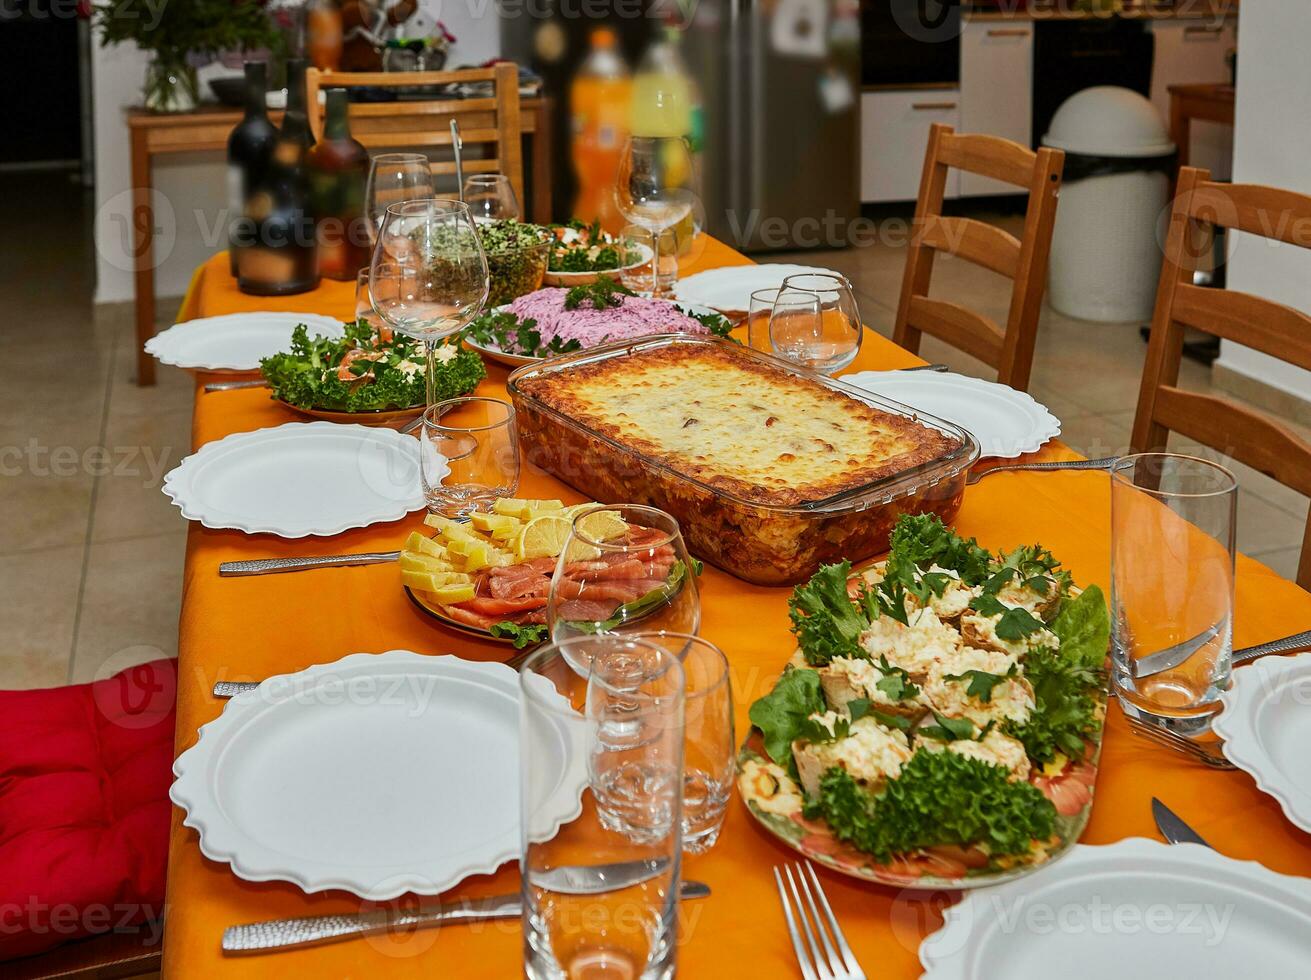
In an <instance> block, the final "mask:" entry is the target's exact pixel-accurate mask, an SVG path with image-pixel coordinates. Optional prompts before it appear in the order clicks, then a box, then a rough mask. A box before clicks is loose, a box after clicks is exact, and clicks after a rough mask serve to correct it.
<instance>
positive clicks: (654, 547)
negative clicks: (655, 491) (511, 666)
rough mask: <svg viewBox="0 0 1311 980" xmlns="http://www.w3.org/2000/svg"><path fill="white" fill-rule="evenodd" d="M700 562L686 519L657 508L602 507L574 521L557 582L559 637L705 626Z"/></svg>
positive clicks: (552, 613) (550, 609)
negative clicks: (691, 548) (690, 546)
mask: <svg viewBox="0 0 1311 980" xmlns="http://www.w3.org/2000/svg"><path fill="white" fill-rule="evenodd" d="M697 567H698V566H697V564H696V563H695V562H693V560H692V558H691V556H689V555H688V553H687V546H686V545H685V544H684V543H683V535H682V532H681V531H680V530H679V527H678V521H676V520H675V519H674V518H673V517H671V516H670V515H669V514H666V513H665V512H664V511H662V510H657V509H656V508H655V507H645V506H642V505H640V504H613V505H609V506H607V505H603V504H597V505H596V506H594V507H589V508H585V509H583V510H581V511H578V512H577V513H575V514H574V515H573V522H572V524H571V526H570V528H569V531H568V535H567V537H566V538H565V544H564V548H563V549H562V550H561V552H560V558H559V560H558V561H557V563H556V567H555V574H554V575H553V576H552V577H551V590H550V593H549V595H548V597H547V604H546V622H547V625H548V626H549V627H550V630H551V638H552V639H554V640H563V639H567V638H569V637H571V636H591V635H594V634H596V633H632V632H634V631H636V630H641V631H643V632H646V631H650V630H668V631H670V632H673V633H689V634H693V635H695V634H696V632H697V630H698V629H700V626H701V599H700V596H699V595H698V594H697V586H696V570H697Z"/></svg>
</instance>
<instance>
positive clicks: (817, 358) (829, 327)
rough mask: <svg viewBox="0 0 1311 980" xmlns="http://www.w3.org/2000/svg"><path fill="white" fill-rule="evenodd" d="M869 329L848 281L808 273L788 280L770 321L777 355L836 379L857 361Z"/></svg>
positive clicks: (842, 277)
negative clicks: (861, 320) (864, 323)
mask: <svg viewBox="0 0 1311 980" xmlns="http://www.w3.org/2000/svg"><path fill="white" fill-rule="evenodd" d="M864 333H865V330H864V328H863V327H862V326H861V322H860V310H859V308H858V307H857V306H856V294H855V290H853V289H852V288H851V283H850V282H848V281H847V279H846V277H844V276H839V275H833V274H831V273H826V272H824V273H821V272H807V273H802V274H800V275H795V276H788V277H787V278H786V279H784V280H783V285H782V286H780V287H779V291H778V297H777V299H775V301H774V311H773V314H772V315H771V316H770V318H769V342H770V346H771V347H772V348H773V350H774V353H775V354H777V355H778V356H779V357H784V358H786V359H788V360H789V361H795V362H796V363H797V364H800V365H801V366H802V367H805V368H809V369H810V370H812V371H817V372H819V373H820V374H836V373H837V372H838V371H841V370H842V369H843V368H844V367H846V366H847V365H849V364H850V363H851V362H852V361H854V360H855V359H856V355H857V354H858V353H860V342H861V340H862V339H863V336H864Z"/></svg>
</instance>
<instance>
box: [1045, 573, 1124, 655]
mask: <svg viewBox="0 0 1311 980" xmlns="http://www.w3.org/2000/svg"><path fill="white" fill-rule="evenodd" d="M1048 628H1049V629H1050V630H1051V631H1052V632H1053V633H1055V634H1056V636H1057V637H1058V638H1059V639H1060V641H1061V655H1062V656H1063V657H1065V659H1066V660H1071V661H1074V662H1075V663H1078V664H1081V665H1082V666H1084V667H1088V668H1090V669H1099V668H1101V667H1102V666H1103V665H1104V664H1105V663H1106V650H1107V647H1108V646H1109V645H1110V642H1111V616H1110V613H1109V612H1107V609H1106V598H1105V597H1104V596H1103V595H1102V590H1101V589H1099V588H1098V587H1097V586H1095V585H1090V586H1088V588H1086V589H1084V590H1083V592H1082V593H1081V594H1080V595H1079V596H1078V597H1077V598H1075V599H1066V600H1065V601H1064V602H1062V603H1061V609H1060V612H1058V613H1057V614H1056V618H1055V619H1053V620H1052V622H1051V626H1050V627H1048Z"/></svg>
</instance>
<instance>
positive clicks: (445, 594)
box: [431, 583, 474, 606]
mask: <svg viewBox="0 0 1311 980" xmlns="http://www.w3.org/2000/svg"><path fill="white" fill-rule="evenodd" d="M431 595H432V600H433V602H436V603H437V604H439V605H442V606H449V605H451V604H453V603H456V602H468V601H469V600H470V599H472V598H473V597H474V587H473V584H472V583H469V584H466V585H443V586H440V587H438V588H436V589H433V590H432V591H431Z"/></svg>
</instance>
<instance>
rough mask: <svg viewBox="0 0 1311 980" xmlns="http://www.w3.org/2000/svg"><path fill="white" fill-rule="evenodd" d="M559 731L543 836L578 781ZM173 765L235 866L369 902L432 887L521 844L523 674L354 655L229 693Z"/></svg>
mask: <svg viewBox="0 0 1311 980" xmlns="http://www.w3.org/2000/svg"><path fill="white" fill-rule="evenodd" d="M542 682H543V683H544V684H549V681H547V680H546V679H544V678H543V679H542ZM558 735H559V745H558V751H557V752H555V753H554V754H553V755H552V756H550V757H551V758H552V759H553V760H554V764H555V770H554V771H552V772H549V773H546V772H544V773H541V774H540V778H542V779H546V778H550V779H553V780H555V786H556V787H557V790H556V792H555V795H554V796H553V798H552V800H551V803H550V807H549V809H550V820H549V821H548V822H553V824H554V826H553V828H552V830H551V833H552V834H554V833H555V831H556V830H558V829H559V827H560V826H561V825H563V824H565V823H567V822H568V821H570V820H573V819H575V818H576V817H577V816H578V814H579V813H581V812H582V791H583V789H584V787H585V786H586V783H587V773H586V766H585V753H583V752H580V751H578V746H576V745H572V744H571V743H570V739H571V738H573V737H574V736H572V735H571V734H570V733H569V732H567V731H565V730H564V729H561V730H560V732H559V733H558ZM547 757H548V754H547V753H545V752H543V753H541V754H540V755H539V756H538V758H543V759H544V758H547ZM173 773H174V775H175V776H176V777H177V778H176V779H175V780H174V782H173V786H172V789H170V791H169V796H170V798H171V799H172V800H173V802H174V803H176V804H177V805H178V806H180V807H182V808H183V809H184V810H185V811H186V814H187V815H186V819H185V820H184V823H185V825H186V826H188V827H194V828H195V829H196V830H197V831H198V832H199V834H200V849H201V852H202V853H203V854H204V855H205V856H206V857H207V858H209V859H210V860H213V861H222V862H225V863H227V864H230V865H231V867H232V871H233V874H235V875H236V876H237V877H239V878H242V879H244V880H246V881H290V882H292V883H294V884H296V885H298V886H299V887H300V888H302V889H303V890H305V891H306V892H319V891H323V890H325V889H329V888H340V889H345V890H346V891H349V892H352V893H353V894H356V895H358V896H360V897H361V898H365V899H369V900H371V901H379V902H380V901H386V900H388V899H392V898H395V897H397V896H398V895H404V894H406V893H414V894H417V895H436V894H438V893H439V892H443V891H445V890H446V889H448V888H450V887H452V886H453V885H455V884H457V883H458V882H460V881H462V880H463V879H465V878H467V877H468V876H469V875H474V874H486V873H488V872H491V871H493V870H495V869H496V868H497V867H499V866H500V865H502V864H504V863H505V862H506V861H509V860H512V859H514V858H516V857H517V856H518V855H519V852H520V848H521V846H522V845H521V842H520V839H519V837H520V835H519V824H520V818H519V675H518V673H516V672H515V671H514V670H512V669H510V668H509V667H506V666H505V665H504V664H498V663H475V662H473V661H469V660H461V659H459V658H458V657H453V656H449V655H443V656H423V655H420V654H417V653H412V652H410V651H408V650H390V651H388V652H387V653H381V654H371V653H356V654H352V655H350V656H348V657H345V658H343V659H341V660H339V661H337V662H336V663H332V664H318V665H316V666H314V667H310V668H308V669H307V670H303V671H301V672H300V673H297V674H287V675H283V676H281V677H274V678H269V679H268V680H266V681H264V682H263V683H262V684H261V685H260V686H259V688H258V689H257V690H254V691H250V692H248V693H246V694H241V695H238V696H237V697H235V698H233V699H232V700H231V701H229V702H228V703H227V705H226V706H225V707H224V710H223V714H222V715H220V716H219V717H218V718H217V719H215V720H214V721H212V722H210V723H209V724H208V725H205V726H203V727H202V728H201V729H200V738H199V741H197V742H196V744H195V745H194V746H192V747H191V748H190V749H188V750H187V751H186V752H183V753H182V755H181V756H179V757H178V759H177V761H176V762H175V763H174V764H173ZM544 785H545V784H544Z"/></svg>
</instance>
